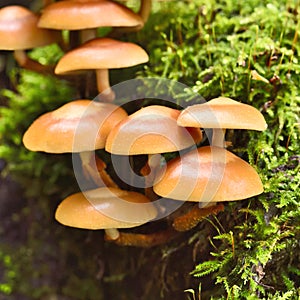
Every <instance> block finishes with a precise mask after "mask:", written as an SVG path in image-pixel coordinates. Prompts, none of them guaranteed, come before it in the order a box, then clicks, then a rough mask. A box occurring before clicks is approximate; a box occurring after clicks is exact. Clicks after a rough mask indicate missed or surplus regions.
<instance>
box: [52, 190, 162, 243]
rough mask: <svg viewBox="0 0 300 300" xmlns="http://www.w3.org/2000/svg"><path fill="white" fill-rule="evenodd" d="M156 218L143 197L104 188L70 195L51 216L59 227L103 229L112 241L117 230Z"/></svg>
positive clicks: (147, 200) (146, 199) (154, 210)
mask: <svg viewBox="0 0 300 300" xmlns="http://www.w3.org/2000/svg"><path fill="white" fill-rule="evenodd" d="M156 215H157V211H156V209H155V207H154V205H153V204H152V203H151V202H150V200H149V199H148V198H147V197H145V196H144V195H143V194H141V193H137V192H132V191H124V190H121V189H118V188H106V187H102V188H97V189H94V190H89V191H85V192H83V193H81V192H80V193H76V194H73V195H71V196H69V197H67V198H66V199H64V200H63V201H62V202H61V203H60V204H59V206H58V207H57V210H56V212H55V218H56V220H57V221H58V222H60V223H61V224H63V225H66V226H71V227H76V228H84V229H92V230H97V229H105V233H106V235H107V237H108V238H109V239H112V240H116V239H118V238H119V231H118V230H117V228H132V227H136V226H140V225H142V224H145V223H147V222H149V221H151V220H153V219H154V218H155V217H156ZM123 242H124V243H126V241H125V240H124V241H123Z"/></svg>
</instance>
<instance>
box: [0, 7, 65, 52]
mask: <svg viewBox="0 0 300 300" xmlns="http://www.w3.org/2000/svg"><path fill="white" fill-rule="evenodd" d="M38 20H39V17H38V15H36V14H34V13H33V12H32V11H30V10H29V9H27V8H25V7H23V6H18V5H12V6H6V7H4V8H1V9H0V49H3V50H25V49H30V48H34V47H41V46H45V45H48V44H51V43H55V42H57V41H59V40H60V32H58V31H55V30H47V29H41V28H38V27H37V22H38Z"/></svg>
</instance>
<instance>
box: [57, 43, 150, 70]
mask: <svg viewBox="0 0 300 300" xmlns="http://www.w3.org/2000/svg"><path fill="white" fill-rule="evenodd" d="M148 59H149V57H148V54H147V53H146V52H145V50H144V49H142V48H141V47H140V46H138V45H136V44H133V43H129V42H121V41H117V40H114V39H110V38H96V39H93V40H89V41H87V42H86V43H84V44H82V45H81V46H79V47H77V48H75V49H73V50H71V51H69V52H68V53H66V54H65V55H64V56H63V57H62V58H61V59H60V60H59V62H58V64H57V65H56V68H55V73H56V74H65V73H68V72H72V71H77V70H96V69H116V68H126V67H131V66H135V65H138V64H142V63H145V62H147V61H148Z"/></svg>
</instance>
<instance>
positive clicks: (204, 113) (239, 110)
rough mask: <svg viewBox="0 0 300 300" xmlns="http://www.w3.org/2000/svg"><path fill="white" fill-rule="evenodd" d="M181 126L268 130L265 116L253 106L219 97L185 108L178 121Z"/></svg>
mask: <svg viewBox="0 0 300 300" xmlns="http://www.w3.org/2000/svg"><path fill="white" fill-rule="evenodd" d="M177 123H178V125H180V126H192V127H202V128H224V129H252V130H259V131H263V130H265V129H266V128H267V124H266V121H265V119H264V117H263V115H262V114H261V113H260V112H259V111H258V110H257V109H256V108H255V107H253V106H251V105H248V104H244V103H240V102H237V101H235V100H232V99H230V98H226V97H219V98H215V99H212V100H210V101H208V102H206V103H203V104H195V105H192V106H188V107H187V108H185V109H184V110H183V111H182V112H181V114H180V116H179V117H178V120H177Z"/></svg>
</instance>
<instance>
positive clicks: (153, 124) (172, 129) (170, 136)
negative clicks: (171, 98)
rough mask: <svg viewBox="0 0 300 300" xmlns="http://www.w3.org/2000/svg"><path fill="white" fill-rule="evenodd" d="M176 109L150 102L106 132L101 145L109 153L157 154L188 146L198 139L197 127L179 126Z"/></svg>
mask: <svg viewBox="0 0 300 300" xmlns="http://www.w3.org/2000/svg"><path fill="white" fill-rule="evenodd" d="M179 114H180V111H179V110H177V109H173V108H170V107H166V106H160V105H151V106H147V107H144V108H142V109H140V110H138V111H137V112H135V113H133V114H131V115H130V116H128V117H127V118H125V119H124V120H122V121H121V122H120V123H119V124H118V125H117V126H115V127H114V128H113V129H112V130H111V132H110V133H109V135H108V138H107V141H106V146H105V149H106V151H108V152H110V153H113V154H120V155H137V154H158V153H165V152H173V151H179V150H182V149H185V148H188V147H190V146H192V145H194V144H195V143H197V142H199V141H200V140H201V139H202V134H201V131H200V130H199V129H198V128H197V129H196V128H183V127H180V126H178V125H177V123H176V120H177V117H178V115H179Z"/></svg>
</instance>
